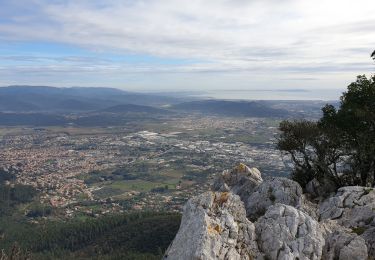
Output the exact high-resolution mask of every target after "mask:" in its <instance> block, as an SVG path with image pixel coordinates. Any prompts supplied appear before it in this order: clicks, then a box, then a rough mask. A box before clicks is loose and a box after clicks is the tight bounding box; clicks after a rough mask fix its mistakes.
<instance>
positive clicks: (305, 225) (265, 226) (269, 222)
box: [255, 204, 324, 260]
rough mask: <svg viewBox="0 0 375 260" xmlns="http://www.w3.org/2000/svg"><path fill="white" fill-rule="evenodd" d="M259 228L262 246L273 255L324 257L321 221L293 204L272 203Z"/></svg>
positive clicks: (298, 257)
mask: <svg viewBox="0 0 375 260" xmlns="http://www.w3.org/2000/svg"><path fill="white" fill-rule="evenodd" d="M255 229H256V234H257V236H258V245H259V248H260V249H261V250H262V251H263V252H264V253H265V254H266V256H267V257H268V258H270V259H301V260H302V259H321V257H322V250H323V246H324V239H323V234H322V232H321V229H320V227H319V223H318V222H317V221H315V220H314V219H313V218H311V217H310V216H308V215H307V214H306V213H304V212H302V211H300V210H298V209H296V208H294V207H292V206H288V205H284V204H276V205H273V206H270V207H269V208H268V210H267V212H266V213H265V215H264V216H262V217H261V218H259V220H258V221H257V222H256V223H255Z"/></svg>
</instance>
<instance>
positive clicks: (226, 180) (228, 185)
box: [212, 163, 263, 201]
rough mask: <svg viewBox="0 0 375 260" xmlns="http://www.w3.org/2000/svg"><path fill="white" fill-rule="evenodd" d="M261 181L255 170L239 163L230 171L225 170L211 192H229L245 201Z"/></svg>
mask: <svg viewBox="0 0 375 260" xmlns="http://www.w3.org/2000/svg"><path fill="white" fill-rule="evenodd" d="M262 181H263V179H262V176H261V173H260V172H259V170H258V169H257V168H250V167H248V166H246V165H245V164H243V163H241V164H239V165H238V166H236V167H234V168H233V169H232V170H230V171H228V170H225V171H223V173H221V174H220V175H219V176H218V177H217V178H216V179H215V181H214V183H213V185H212V190H214V191H222V192H224V191H231V192H232V193H234V194H237V195H239V196H240V197H241V199H242V200H243V201H246V200H247V198H248V197H249V196H250V194H251V193H252V192H253V190H254V189H255V188H256V187H257V186H258V185H259V184H261V183H262Z"/></svg>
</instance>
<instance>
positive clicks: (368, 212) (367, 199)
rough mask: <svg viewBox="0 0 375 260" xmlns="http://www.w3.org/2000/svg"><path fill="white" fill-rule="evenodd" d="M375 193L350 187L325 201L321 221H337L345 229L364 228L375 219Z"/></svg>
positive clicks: (321, 208) (322, 206) (321, 211)
mask: <svg viewBox="0 0 375 260" xmlns="http://www.w3.org/2000/svg"><path fill="white" fill-rule="evenodd" d="M374 209H375V191H374V189H372V188H368V187H360V186H348V187H342V188H340V189H339V190H338V191H337V193H336V195H335V196H333V197H330V198H328V199H326V200H325V201H323V203H322V204H321V205H320V208H319V215H320V219H322V220H324V219H336V220H337V221H338V223H340V224H341V225H343V226H345V227H359V226H360V227H363V226H368V225H370V224H371V223H372V222H373V220H374V219H375V210H374Z"/></svg>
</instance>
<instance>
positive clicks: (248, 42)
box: [0, 0, 375, 92]
mask: <svg viewBox="0 0 375 260" xmlns="http://www.w3.org/2000/svg"><path fill="white" fill-rule="evenodd" d="M374 14H375V1H374V0H357V1H353V0H350V1H348V0H315V1H311V0H106V1H102V0H100V1H98V0H0V86H6V85H15V84H16V85H21V84H26V85H51V86H58V87H68V86H100V87H116V88H122V89H126V90H133V91H152V92H157V91H186V90H194V91H219V90H225V91H230V90H233V91H238V90H241V91H242V90H250V91H251V90H259V89H265V90H272V89H275V90H277V89H278V90H287V89H313V90H314V91H319V90H322V91H324V90H327V89H336V90H338V89H345V87H346V86H347V85H348V84H349V83H350V82H352V81H354V80H355V77H356V75H359V74H366V75H370V74H371V73H372V72H374V69H375V67H374V66H375V64H374V62H373V61H372V60H371V59H370V53H371V52H372V51H373V50H374V49H375V30H374V27H375V15H374Z"/></svg>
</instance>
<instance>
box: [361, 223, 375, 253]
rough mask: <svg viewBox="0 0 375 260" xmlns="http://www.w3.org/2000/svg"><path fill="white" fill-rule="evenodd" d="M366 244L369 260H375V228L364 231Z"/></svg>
mask: <svg viewBox="0 0 375 260" xmlns="http://www.w3.org/2000/svg"><path fill="white" fill-rule="evenodd" d="M361 237H363V239H364V240H365V242H366V245H367V250H368V255H369V259H371V260H374V259H375V227H370V228H367V229H366V230H364V232H363V234H362V235H361Z"/></svg>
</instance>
